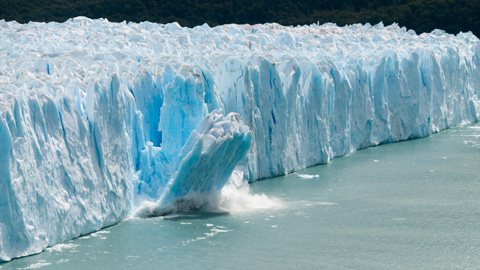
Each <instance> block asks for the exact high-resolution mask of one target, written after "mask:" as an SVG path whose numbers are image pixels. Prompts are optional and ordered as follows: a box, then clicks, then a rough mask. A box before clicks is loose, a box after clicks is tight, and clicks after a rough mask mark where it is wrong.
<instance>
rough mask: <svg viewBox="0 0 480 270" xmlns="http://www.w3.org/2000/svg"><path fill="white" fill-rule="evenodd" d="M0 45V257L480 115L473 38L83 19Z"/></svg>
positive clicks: (12, 27) (9, 30) (12, 28)
mask: <svg viewBox="0 0 480 270" xmlns="http://www.w3.org/2000/svg"><path fill="white" fill-rule="evenodd" d="M0 44H1V45H0V46H1V47H2V50H1V51H0V261H1V260H3V261H6V260H10V259H11V258H15V257H20V256H25V255H29V254H33V253H36V252H40V251H41V250H43V249H44V248H46V247H47V246H50V245H53V244H56V243H59V242H62V241H65V240H67V239H71V238H74V237H77V236H80V235H83V234H87V233H90V232H92V231H95V230H98V229H100V228H102V227H105V226H108V225H111V224H114V223H116V222H118V221H120V220H121V219H123V218H125V217H126V216H128V215H129V214H132V212H133V211H134V210H137V211H138V212H137V214H139V215H144V216H149V215H158V214H163V213H168V212H170V211H174V210H175V209H177V208H180V209H183V207H190V206H191V205H188V203H187V204H185V202H186V201H188V198H190V196H192V194H201V193H209V192H214V191H215V190H218V189H221V188H222V187H223V185H224V184H225V182H226V181H227V180H228V178H229V176H230V174H231V173H232V171H233V170H238V171H241V172H242V175H244V176H245V179H246V180H247V181H255V180H257V179H260V178H266V177H271V176H275V175H281V174H285V173H288V172H292V171H295V170H299V169H302V168H305V167H307V166H312V165H315V164H320V163H325V162H328V160H330V159H331V158H334V157H336V156H341V155H344V154H346V153H349V152H352V151H355V150H356V149H361V148H365V147H368V146H372V145H377V144H380V143H388V142H395V141H399V140H406V139H411V138H419V137H424V136H428V135H429V134H431V133H434V132H438V131H440V130H443V129H446V128H449V127H453V126H456V125H459V124H463V123H469V122H475V121H478V118H479V116H480V101H479V100H478V89H480V70H479V68H480V42H479V40H478V38H477V37H475V36H474V35H472V34H471V33H460V34H458V35H457V36H453V35H449V34H446V33H444V32H442V31H439V30H437V31H434V32H432V33H430V34H422V35H416V34H415V33H414V32H412V31H406V29H404V28H399V27H398V26H396V25H392V26H387V27H384V26H383V25H381V24H380V25H376V26H370V25H352V26H348V27H343V28H341V27H337V26H335V25H332V24H326V25H322V26H319V25H311V26H303V27H283V26H280V25H277V24H267V25H254V26H250V25H224V26H219V27H215V28H210V27H209V26H208V25H203V26H198V27H195V28H193V29H189V28H182V27H180V26H179V25H178V24H176V23H174V24H167V25H159V24H153V23H140V24H135V23H129V24H126V23H110V22H108V21H106V20H90V19H88V18H83V17H78V18H74V19H70V20H68V21H67V22H65V23H48V24H45V23H29V24H18V23H16V22H5V21H0ZM137 206H139V208H137ZM193 206H197V205H193Z"/></svg>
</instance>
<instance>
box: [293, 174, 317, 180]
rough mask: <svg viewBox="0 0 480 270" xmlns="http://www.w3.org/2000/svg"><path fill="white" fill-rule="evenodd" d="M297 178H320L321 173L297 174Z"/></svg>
mask: <svg viewBox="0 0 480 270" xmlns="http://www.w3.org/2000/svg"><path fill="white" fill-rule="evenodd" d="M297 178H302V179H318V178H320V175H318V174H300V173H299V174H297Z"/></svg>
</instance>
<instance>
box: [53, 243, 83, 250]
mask: <svg viewBox="0 0 480 270" xmlns="http://www.w3.org/2000/svg"><path fill="white" fill-rule="evenodd" d="M75 247H78V245H75V244H73V243H69V244H58V245H55V246H53V247H50V248H48V249H47V250H48V251H50V252H52V251H56V252H63V251H65V250H67V249H72V248H75Z"/></svg>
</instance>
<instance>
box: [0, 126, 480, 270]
mask: <svg viewBox="0 0 480 270" xmlns="http://www.w3.org/2000/svg"><path fill="white" fill-rule="evenodd" d="M479 168H480V124H475V125H470V126H464V127H459V128H454V129H451V130H447V131H444V132H441V133H439V134H435V135H432V136H430V137H428V138H424V139H418V140H412V141H406V142H399V143H395V144H388V145H382V146H379V147H373V148H369V149H365V150H361V151H358V152H356V153H353V154H350V155H348V156H345V157H341V158H337V159H335V160H333V161H332V162H331V163H329V164H327V165H321V166H316V167H312V168H309V169H306V170H304V171H301V172H298V173H300V174H310V175H318V178H316V179H302V178H298V175H297V173H294V174H290V175H288V176H284V177H277V178H273V179H267V180H263V181H259V182H256V183H254V184H251V185H250V186H249V188H250V192H251V193H252V194H265V195H266V196H268V198H266V197H265V196H261V195H250V196H249V197H248V196H247V197H246V198H245V199H244V200H243V201H242V200H239V203H242V204H248V203H249V202H248V200H249V199H251V200H252V202H250V203H253V204H262V203H264V202H265V203H269V202H270V203H272V202H276V203H273V205H274V206H275V207H270V208H267V209H257V210H247V211H231V212H229V213H225V212H220V213H206V212H193V213H188V214H182V215H177V216H172V217H166V218H165V217H164V218H150V219H129V220H126V221H124V222H121V223H120V224H118V225H116V226H113V227H110V228H106V229H104V230H102V231H100V232H97V233H94V234H91V235H88V236H85V237H81V238H78V239H75V240H72V241H68V242H66V243H64V244H60V245H57V246H54V247H52V248H49V249H48V250H46V251H44V252H42V253H40V254H37V255H34V256H29V257H26V258H22V259H17V260H13V261H11V262H8V263H3V264H0V269H1V270H6V269H64V270H65V269H479V268H480V231H479V228H480V226H479V224H480V172H479ZM278 201H280V203H278ZM259 206H260V207H261V205H259ZM253 208H255V207H253Z"/></svg>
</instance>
